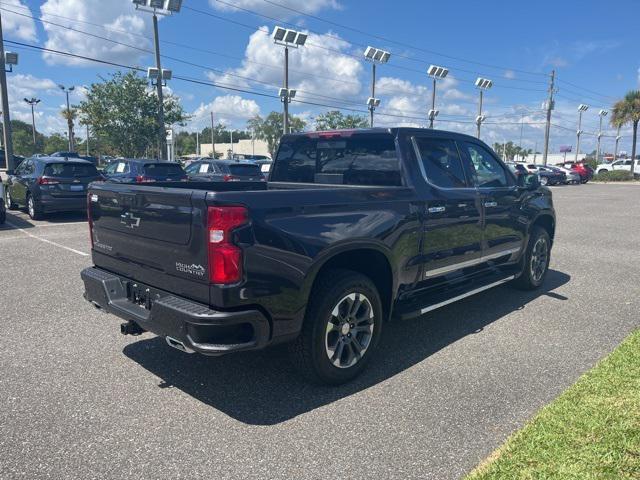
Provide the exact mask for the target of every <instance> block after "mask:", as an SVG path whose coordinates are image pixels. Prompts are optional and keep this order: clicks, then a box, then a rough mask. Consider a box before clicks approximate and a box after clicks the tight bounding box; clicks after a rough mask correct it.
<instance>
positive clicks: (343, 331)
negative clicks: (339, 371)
mask: <svg viewBox="0 0 640 480" xmlns="http://www.w3.org/2000/svg"><path fill="white" fill-rule="evenodd" d="M374 322H375V319H374V313H373V306H372V305H371V301H370V300H369V299H368V298H367V297H366V296H365V295H363V294H362V293H358V292H354V293H350V294H348V295H346V296H345V297H343V298H342V299H341V300H340V301H339V302H338V303H337V304H336V305H335V306H334V307H333V310H332V311H331V317H330V318H329V321H328V322H327V327H326V335H325V350H326V353H327V356H328V357H329V360H330V361H331V363H332V364H333V365H334V366H335V367H338V368H349V367H352V366H354V365H355V364H356V363H358V362H359V361H360V360H361V359H362V357H363V356H364V354H365V352H366V351H367V349H368V348H369V345H371V339H372V338H373V329H374Z"/></svg>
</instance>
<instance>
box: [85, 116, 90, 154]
mask: <svg viewBox="0 0 640 480" xmlns="http://www.w3.org/2000/svg"><path fill="white" fill-rule="evenodd" d="M85 127H87V157H88V156H89V124H88V123H87V124H86V125H85Z"/></svg>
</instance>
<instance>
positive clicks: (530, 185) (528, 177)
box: [518, 173, 540, 190]
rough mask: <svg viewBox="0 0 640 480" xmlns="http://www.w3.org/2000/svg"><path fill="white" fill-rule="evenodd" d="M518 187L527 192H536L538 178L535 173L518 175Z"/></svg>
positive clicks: (538, 182)
mask: <svg viewBox="0 0 640 480" xmlns="http://www.w3.org/2000/svg"><path fill="white" fill-rule="evenodd" d="M518 186H519V187H522V188H526V189H527V190H536V189H537V188H538V187H539V186H540V177H538V174H537V173H527V174H523V175H519V176H518Z"/></svg>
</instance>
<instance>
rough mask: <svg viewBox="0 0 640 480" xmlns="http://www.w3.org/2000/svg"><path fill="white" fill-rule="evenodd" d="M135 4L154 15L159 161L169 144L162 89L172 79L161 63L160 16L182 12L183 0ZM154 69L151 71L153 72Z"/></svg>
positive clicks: (135, 0)
mask: <svg viewBox="0 0 640 480" xmlns="http://www.w3.org/2000/svg"><path fill="white" fill-rule="evenodd" d="M133 4H134V5H135V6H136V9H140V10H142V11H145V12H149V13H152V14H153V43H154V47H155V54H156V67H155V72H157V73H156V75H155V84H154V83H153V80H154V78H153V77H150V80H151V83H152V85H154V86H155V87H156V92H157V95H158V119H157V121H158V126H157V128H158V160H163V159H164V158H165V148H166V144H167V141H166V140H167V138H166V136H167V132H166V131H165V125H164V98H163V93H162V87H163V86H165V85H166V83H165V81H166V80H170V79H171V73H170V71H169V70H163V69H162V65H161V63H160V39H159V36H158V14H160V15H172V14H174V13H178V12H179V11H180V7H182V0H133ZM151 70H152V69H149V71H151ZM165 72H166V73H168V77H167V76H165Z"/></svg>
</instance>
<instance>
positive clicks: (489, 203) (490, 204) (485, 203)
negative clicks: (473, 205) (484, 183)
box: [484, 202, 498, 208]
mask: <svg viewBox="0 0 640 480" xmlns="http://www.w3.org/2000/svg"><path fill="white" fill-rule="evenodd" d="M484 206H485V207H487V208H490V207H497V206H498V202H484Z"/></svg>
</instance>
